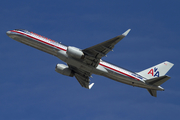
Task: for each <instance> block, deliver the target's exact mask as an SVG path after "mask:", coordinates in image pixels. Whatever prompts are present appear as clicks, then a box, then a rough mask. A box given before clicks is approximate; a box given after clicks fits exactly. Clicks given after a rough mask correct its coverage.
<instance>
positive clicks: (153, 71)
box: [148, 67, 159, 77]
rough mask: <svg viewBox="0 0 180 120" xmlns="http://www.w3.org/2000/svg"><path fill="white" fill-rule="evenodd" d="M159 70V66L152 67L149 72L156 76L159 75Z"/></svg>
mask: <svg viewBox="0 0 180 120" xmlns="http://www.w3.org/2000/svg"><path fill="white" fill-rule="evenodd" d="M157 70H158V68H156V67H155V68H154V69H151V70H150V71H149V72H148V74H151V75H152V76H154V77H156V76H157V77H159V71H157Z"/></svg>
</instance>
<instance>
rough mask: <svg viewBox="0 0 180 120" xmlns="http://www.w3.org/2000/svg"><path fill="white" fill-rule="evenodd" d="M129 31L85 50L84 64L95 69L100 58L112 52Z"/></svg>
mask: <svg viewBox="0 0 180 120" xmlns="http://www.w3.org/2000/svg"><path fill="white" fill-rule="evenodd" d="M130 30H131V29H128V30H127V31H126V32H124V33H123V34H122V35H119V36H117V37H114V38H112V39H110V40H107V41H105V42H102V43H100V44H97V45H94V46H92V47H89V48H86V49H84V50H83V52H84V53H85V54H86V56H85V60H86V62H85V63H86V64H88V65H91V66H94V67H96V66H97V65H98V64H99V61H100V59H101V58H102V57H104V56H106V54H107V53H108V52H109V51H112V49H113V48H114V46H115V45H116V44H117V43H118V42H119V41H120V40H122V39H123V38H124V37H125V36H126V35H127V34H128V33H129V32H130Z"/></svg>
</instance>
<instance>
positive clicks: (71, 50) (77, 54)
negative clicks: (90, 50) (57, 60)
mask: <svg viewBox="0 0 180 120" xmlns="http://www.w3.org/2000/svg"><path fill="white" fill-rule="evenodd" d="M66 53H67V55H68V56H70V57H73V58H77V59H84V53H83V52H82V50H80V49H79V48H76V47H72V46H68V47H67V51H66Z"/></svg>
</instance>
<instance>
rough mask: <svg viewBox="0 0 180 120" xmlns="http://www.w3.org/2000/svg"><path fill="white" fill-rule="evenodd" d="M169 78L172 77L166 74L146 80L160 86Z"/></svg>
mask: <svg viewBox="0 0 180 120" xmlns="http://www.w3.org/2000/svg"><path fill="white" fill-rule="evenodd" d="M169 79H170V77H169V76H167V75H165V76H161V77H156V78H152V79H149V80H146V81H145V82H146V83H147V84H150V85H155V86H160V85H161V84H163V83H164V82H166V81H167V80H169Z"/></svg>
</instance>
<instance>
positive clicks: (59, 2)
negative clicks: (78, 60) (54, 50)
mask: <svg viewBox="0 0 180 120" xmlns="http://www.w3.org/2000/svg"><path fill="white" fill-rule="evenodd" d="M0 3H1V4H0V20H1V23H0V24H1V27H0V35H1V40H0V58H1V59H0V65H1V67H0V119H1V120H40V119H43V120H79V119H87V120H101V119H103V120H109V119H114V120H120V119H121V120H132V119H134V120H136V119H146V120H152V119H154V120H155V119H164V120H169V119H178V118H180V114H179V111H180V102H179V101H180V87H179V86H180V80H179V75H178V72H179V68H180V63H179V61H180V47H179V46H180V41H179V40H180V36H179V32H180V28H179V25H180V15H179V12H180V9H179V4H180V2H179V0H172V1H169V0H163V1H161V0H157V1H150V0H146V1H144V0H136V1H134V0H126V1H119V0H111V1H110V0H89V1H87V0H76V1H72V0H66V1H65V0H54V1H52V0H30V1H24V0H18V1H11V0H6V1H1V2H0ZM17 28H22V29H27V30H30V31H33V32H35V33H37V34H40V35H43V36H46V37H48V38H50V39H53V40H55V41H58V42H62V43H63V44H66V45H73V46H76V47H79V48H81V49H85V48H87V47H90V46H92V45H95V44H98V43H100V42H103V41H105V40H108V39H110V38H113V37H115V36H117V35H120V34H122V33H123V32H124V31H126V30H127V29H129V28H131V29H132V30H131V32H130V33H129V34H128V36H127V37H126V38H124V39H123V40H122V41H121V42H119V43H118V44H117V45H116V46H115V48H114V52H110V53H108V55H107V56H108V57H105V58H103V59H104V60H106V61H109V62H111V63H113V64H116V65H118V66H121V67H123V68H126V69H129V70H131V71H134V72H138V71H141V70H144V69H146V68H149V67H151V66H154V65H156V64H159V63H161V62H163V61H166V60H167V61H170V62H172V63H174V64H175V65H174V66H173V68H172V69H171V70H170V71H169V72H168V74H167V75H169V76H171V79H170V80H168V81H167V82H166V83H164V84H163V85H162V87H164V88H165V91H164V92H158V97H157V98H154V97H152V96H150V94H149V93H148V92H147V90H146V89H142V88H137V87H132V86H128V85H125V84H122V83H119V82H115V81H113V80H110V79H108V78H105V77H101V76H97V75H93V78H91V80H92V82H95V85H94V86H93V88H92V89H91V90H87V89H85V88H82V87H81V86H80V84H79V83H78V82H77V80H76V79H75V78H71V77H66V76H63V75H61V74H58V73H56V72H55V70H54V69H55V65H56V64H57V63H63V62H62V61H60V60H59V59H58V58H56V57H54V56H51V55H49V54H47V53H44V52H41V51H39V50H36V49H34V48H31V47H29V46H26V45H24V44H21V43H18V42H16V41H14V40H12V39H10V38H9V37H8V36H7V35H6V31H8V30H12V29H17Z"/></svg>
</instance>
